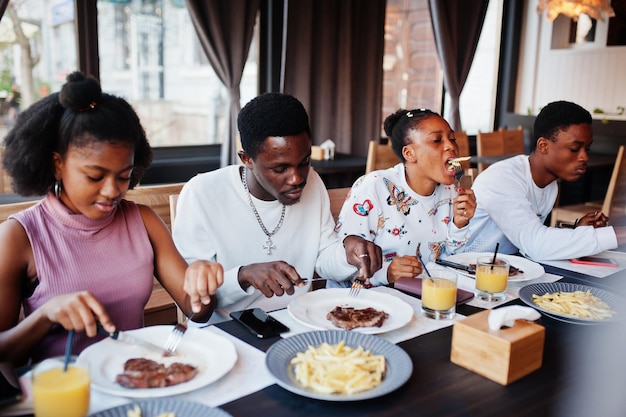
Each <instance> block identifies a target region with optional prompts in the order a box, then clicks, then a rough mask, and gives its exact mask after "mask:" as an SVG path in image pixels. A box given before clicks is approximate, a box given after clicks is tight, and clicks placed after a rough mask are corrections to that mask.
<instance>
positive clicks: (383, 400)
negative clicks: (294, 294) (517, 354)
mask: <svg viewBox="0 0 626 417" xmlns="http://www.w3.org/2000/svg"><path fill="white" fill-rule="evenodd" d="M546 269H547V270H549V271H550V272H553V273H558V274H559V275H564V276H565V278H564V281H569V282H578V283H585V284H589V285H595V286H598V285H596V284H597V283H598V282H602V283H603V284H602V286H604V287H607V288H610V287H612V286H614V285H615V284H616V283H618V282H620V281H624V279H625V277H623V276H622V275H623V274H616V276H615V277H607V278H603V279H601V280H598V279H595V278H590V277H586V276H584V275H581V274H575V273H569V272H568V271H564V270H557V269H556V268H553V267H547V268H546ZM512 303H515V304H521V301H520V300H515V301H513V302H512ZM458 311H459V312H460V313H461V314H464V315H470V314H473V313H475V312H478V311H480V309H477V308H475V307H471V306H466V305H463V306H459V309H458ZM540 324H542V325H543V326H545V328H546V339H545V345H544V356H543V365H542V367H541V368H540V369H538V370H536V371H534V372H532V373H530V374H529V375H527V376H525V377H523V378H521V379H520V380H518V381H515V382H513V383H511V384H509V385H508V386H502V385H500V384H497V383H496V382H493V381H491V380H489V379H487V378H484V377H482V376H480V375H478V374H475V373H473V372H471V371H468V370H466V369H465V368H462V367H460V366H457V365H455V364H453V363H452V362H450V346H451V340H452V339H451V338H452V327H447V328H444V329H441V330H438V331H435V332H432V333H428V334H425V335H422V336H419V337H416V338H414V339H410V340H407V341H404V342H401V343H399V344H398V346H399V347H401V348H402V349H404V350H405V351H406V352H407V353H408V354H409V356H410V357H411V359H412V361H413V366H414V370H413V374H412V376H411V378H410V379H409V381H408V382H407V383H406V384H405V385H404V386H402V387H401V388H399V389H398V390H396V391H394V392H392V393H390V394H388V395H385V396H383V397H379V398H375V399H371V400H366V401H359V402H331V401H320V400H314V399H310V398H306V397H302V396H299V395H296V394H293V393H291V392H289V391H287V390H285V389H283V388H281V387H280V386H278V385H275V384H274V385H271V386H269V387H267V388H265V389H263V390H261V391H258V392H256V393H253V394H251V395H248V396H246V397H243V398H240V399H238V400H235V401H232V402H230V403H227V404H224V405H222V406H221V408H223V409H224V410H226V411H227V412H229V413H230V414H232V415H233V416H234V417H244V416H251V417H252V416H255V417H256V416H273V417H282V416H285V417H286V416H295V415H297V416H305V417H306V416H324V417H333V416H342V417H345V416H355V417H357V416H358V417H365V416H379V417H380V416H383V417H384V416H389V417H392V416H393V417H397V416H499V417H500V416H507V417H509V416H533V417H536V416H560V415H562V414H559V412H560V411H561V410H563V407H564V406H563V405H564V404H567V402H568V401H572V398H579V397H577V396H575V395H574V396H572V393H573V392H574V393H575V392H576V391H575V388H576V381H580V378H579V377H580V374H581V368H580V367H578V366H575V364H576V362H577V358H579V357H581V356H582V355H584V354H585V349H586V346H587V345H585V344H584V343H581V341H582V340H593V339H594V338H596V336H597V335H598V334H600V333H601V332H604V331H606V329H607V325H601V326H581V325H574V324H569V323H565V322H561V321H557V320H553V319H551V318H548V317H545V316H542V318H541V319H540ZM218 326H219V327H221V328H222V329H224V330H226V331H227V332H229V333H231V334H233V335H235V336H236V337H238V338H240V339H242V340H244V341H245V342H247V343H249V344H251V345H253V346H256V347H258V348H259V349H261V350H263V351H266V350H267V349H268V348H269V346H271V345H272V344H273V343H275V342H276V341H278V340H279V338H274V339H269V340H261V339H257V338H255V337H254V336H252V335H251V334H250V333H248V332H247V331H246V330H245V329H243V328H242V327H241V326H240V325H238V324H237V323H234V322H226V323H222V324H219V325H218ZM618 395H623V393H621V394H618ZM597 415H602V413H601V412H600V414H597Z"/></svg>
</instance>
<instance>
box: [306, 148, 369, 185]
mask: <svg viewBox="0 0 626 417" xmlns="http://www.w3.org/2000/svg"><path fill="white" fill-rule="evenodd" d="M366 162H367V158H365V157H362V156H356V155H348V154H344V153H337V154H335V159H327V160H321V161H320V160H316V159H312V160H311V166H312V167H313V168H314V169H315V171H317V173H318V174H320V177H322V180H323V181H324V184H325V185H326V188H343V187H351V186H352V184H353V183H354V181H356V180H357V179H358V178H359V177H360V176H361V175H363V174H365V163H366Z"/></svg>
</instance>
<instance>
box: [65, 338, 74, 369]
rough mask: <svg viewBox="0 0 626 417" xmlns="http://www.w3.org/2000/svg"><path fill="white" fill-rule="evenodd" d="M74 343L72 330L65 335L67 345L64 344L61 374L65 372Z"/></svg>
mask: <svg viewBox="0 0 626 417" xmlns="http://www.w3.org/2000/svg"><path fill="white" fill-rule="evenodd" d="M73 341H74V330H70V331H69V334H68V335H67V343H66V344H65V358H64V359H63V372H65V371H67V365H68V364H69V362H70V356H71V355H72V342H73Z"/></svg>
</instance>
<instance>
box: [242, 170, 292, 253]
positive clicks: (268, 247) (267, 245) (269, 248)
mask: <svg viewBox="0 0 626 417" xmlns="http://www.w3.org/2000/svg"><path fill="white" fill-rule="evenodd" d="M246 171H247V169H246V167H244V168H243V175H242V176H241V182H243V188H245V189H246V196H247V197H248V203H250V207H252V211H253V212H254V216H255V217H256V221H257V222H259V226H261V229H263V233H265V235H266V236H267V240H266V241H265V244H264V245H263V249H265V250H266V251H267V254H268V255H271V254H272V249H276V246H275V245H274V243H273V242H272V236H274V235H275V234H276V232H278V229H280V227H281V226H282V225H283V220H284V219H285V209H286V207H285V205H284V204H283V211H282V213H281V214H280V220H278V224H277V225H276V227H275V228H274V230H272V231H271V232H269V231H268V230H267V228H266V227H265V225H264V224H263V220H261V216H259V212H258V211H257V209H256V206H255V205H254V203H253V202H252V196H251V195H250V189H249V188H248V181H247V179H246Z"/></svg>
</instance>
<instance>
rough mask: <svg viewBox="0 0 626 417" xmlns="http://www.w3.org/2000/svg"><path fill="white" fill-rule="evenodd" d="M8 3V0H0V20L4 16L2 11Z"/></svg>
mask: <svg viewBox="0 0 626 417" xmlns="http://www.w3.org/2000/svg"><path fill="white" fill-rule="evenodd" d="M8 5H9V0H0V20H1V19H2V16H4V12H5V11H6V9H7V6H8Z"/></svg>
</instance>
